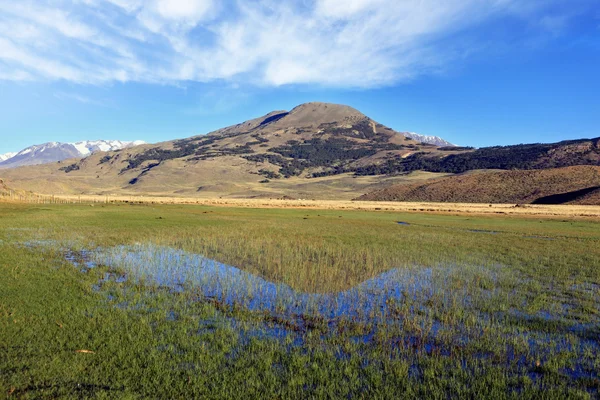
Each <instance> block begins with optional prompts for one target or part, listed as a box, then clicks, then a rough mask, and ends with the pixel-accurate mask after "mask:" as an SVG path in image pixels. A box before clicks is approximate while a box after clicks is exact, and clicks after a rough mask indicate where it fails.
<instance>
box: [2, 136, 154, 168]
mask: <svg viewBox="0 0 600 400" xmlns="http://www.w3.org/2000/svg"><path fill="white" fill-rule="evenodd" d="M141 144H145V142H143V141H141V140H136V141H121V140H86V141H81V142H74V143H66V142H65V143H63V142H47V143H42V144H37V145H32V146H29V147H27V148H25V149H23V150H21V151H19V152H16V153H6V154H5V155H3V156H5V157H6V158H4V159H2V156H0V169H3V168H16V167H21V166H27V165H38V164H45V163H51V162H56V161H63V160H66V159H69V158H77V157H86V156H88V155H90V154H92V153H96V152H101V151H114V150H120V149H124V148H128V147H132V146H138V145H141Z"/></svg>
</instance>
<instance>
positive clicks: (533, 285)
mask: <svg viewBox="0 0 600 400" xmlns="http://www.w3.org/2000/svg"><path fill="white" fill-rule="evenodd" d="M398 222H402V224H399V223H398ZM200 256H203V257H205V258H207V259H211V260H216V261H218V262H220V263H224V264H227V265H230V266H234V267H237V268H239V269H240V270H241V272H240V271H237V270H233V269H231V271H233V272H231V274H232V275H231V282H230V283H231V285H232V286H231V287H226V286H227V284H228V282H229V281H218V279H221V277H217V278H218V279H217V278H215V279H217V280H207V281H202V276H203V273H204V272H203V271H204V270H203V269H201V268H200V267H199V266H198V265H199V264H198V265H196V264H194V263H196V262H198V263H199V262H200V261H198V260H203V258H201V257H200ZM165 271H167V272H165ZM228 271H230V270H229V269H228ZM160 274H163V275H160ZM165 274H166V275H165ZM173 274H181V275H177V276H178V278H177V279H179V280H178V281H177V283H176V284H174V283H173V282H171V281H169V280H168V279H170V277H172V276H174V275H173ZM382 274H383V275H382ZM159 275H160V276H159ZM157 276H158V277H157ZM240 276H241V277H243V278H242V281H241V283H240V282H237V281H236V282H237V283H235V282H234V279H235V278H236V277H240ZM213 278H214V277H213ZM217 281H218V282H217ZM256 282H260V285H270V286H268V287H269V288H277V290H276V293H275V292H273V293H270V294H269V295H270V296H272V297H271V298H270V301H269V302H267V303H268V304H262V303H260V301H259V300H260V296H261V295H263V294H261V293H262V292H261V291H260V290H261V289H258V290H257V289H256V288H254V287H253V288H251V289H249V286H250V283H256ZM365 282H367V283H365ZM368 282H377V283H376V284H381V285H384V286H385V290H391V289H390V288H395V290H396V292H394V293H395V294H394V295H389V296H388V297H385V299H386V300H385V301H384V302H381V298H379V297H377V296H379V294H381V296H384V295H386V293H387V292H385V290H384V291H381V293H380V292H379V290H380V288H379V287H377V289H373V290H366V289H364V288H365V287H369V286H368V285H369V284H368ZM217 283H219V284H220V285H221V286H218V287H214V286H211V285H217ZM365 285H366V286H365ZM373 285H375V284H373ZM261 287H262V286H261ZM265 287H266V286H265ZM211 290H212V292H211V293H213V294H214V293H217V294H216V295H207V293H208V292H210V291H211ZM244 290H245V291H244ZM219 293H220V294H219ZM340 293H341V294H340ZM242 294H243V295H244V296H245V297H243V299H242V300H240V301H237V300H236V299H237V298H238V297H236V296H242ZM346 295H347V297H344V296H346ZM240 298H241V297H240ZM257 299H258V300H257ZM305 299H310V304H308V302H309V301H308V300H307V303H306V304H304V303H302V302H303V301H304V300H305ZM315 299H316V300H315ZM332 299H333V300H332ZM344 299H346V300H344ZM347 299H350V301H347ZM256 301H259V303H260V305H258V306H257V305H256V304H257V303H256ZM327 301H329V302H330V303H331V304H334V303H335V306H337V307H339V310H341V311H342V312H339V313H338V314H336V315H330V314H328V313H327V312H322V310H321V311H319V307H320V306H322V305H323V304H325V303H326V302H327ZM320 302H323V304H321V303H320ZM378 302H381V304H380V303H378ZM330 303H327V304H329V305H330V306H331V304H330ZM348 303H351V304H350V305H349V304H348ZM373 304H375V305H376V306H373ZM345 307H350V308H351V309H352V310H353V312H348V313H346V314H345V313H344V310H346V308H345ZM352 307H356V310H354V309H353V308H352ZM599 392H600V222H598V221H584V220H574V219H565V220H561V219H538V218H516V217H515V218H510V217H478V216H452V215H425V214H417V213H411V214H400V213H390V212H382V211H380V212H362V211H331V210H327V211H325V210H290V209H285V210H284V209H242V208H217V207H200V206H156V205H151V204H149V205H139V204H135V205H134V204H110V205H104V206H100V205H96V206H95V207H91V206H86V205H78V206H72V205H56V206H48V205H43V206H42V205H40V206H35V205H15V204H12V205H8V204H0V398H1V397H3V396H8V397H11V398H74V397H75V398H77V397H84V398H87V397H93V398H261V399H262V398H394V399H397V398H439V399H446V398H482V397H483V398H494V399H496V398H519V399H522V398H552V399H554V398H583V399H585V398H597V397H598V393H599Z"/></svg>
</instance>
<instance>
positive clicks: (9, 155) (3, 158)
mask: <svg viewBox="0 0 600 400" xmlns="http://www.w3.org/2000/svg"><path fill="white" fill-rule="evenodd" d="M16 155H17V153H6V154H0V162H2V161H6V160H8V159H9V158H12V157H14V156H16Z"/></svg>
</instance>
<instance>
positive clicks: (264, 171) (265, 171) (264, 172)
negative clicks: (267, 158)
mask: <svg viewBox="0 0 600 400" xmlns="http://www.w3.org/2000/svg"><path fill="white" fill-rule="evenodd" d="M258 174H259V175H262V176H264V177H265V178H267V179H279V178H281V175H280V174H278V173H277V172H273V171H269V170H268V169H259V170H258Z"/></svg>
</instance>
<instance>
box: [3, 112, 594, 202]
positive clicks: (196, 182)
mask: <svg viewBox="0 0 600 400" xmlns="http://www.w3.org/2000/svg"><path fill="white" fill-rule="evenodd" d="M430 139H431V138H430ZM437 139H439V140H440V141H443V139H440V138H437ZM9 161H10V160H9ZM573 165H596V166H597V165H600V139H581V140H572V141H565V142H560V143H551V144H527V145H515V146H504V147H488V148H481V149H474V148H471V147H456V146H442V147H440V146H436V145H433V144H429V143H422V142H419V141H416V140H414V139H411V138H410V137H407V136H405V134H404V133H401V132H397V131H394V130H393V129H391V128H388V127H386V126H384V125H382V124H380V123H378V122H376V121H374V120H372V119H370V118H369V117H367V116H366V115H364V114H362V113H361V112H360V111H358V110H356V109H354V108H351V107H348V106H344V105H336V104H327V103H306V104H302V105H300V106H298V107H296V108H294V109H293V110H291V111H289V112H288V111H273V112H271V113H269V114H266V115H265V116H263V117H260V118H256V119H253V120H249V121H246V122H243V123H240V124H237V125H234V126H230V127H226V128H223V129H219V130H217V131H214V132H211V133H209V134H207V135H199V136H194V137H190V138H187V139H180V140H174V141H168V142H164V143H158V144H144V145H140V146H136V147H133V148H126V149H123V150H118V151H111V152H100V153H93V154H91V155H89V156H87V157H85V158H80V159H72V160H65V161H61V162H58V163H52V164H46V165H41V166H33V167H23V168H16V169H10V170H4V171H1V174H0V176H1V177H3V178H5V179H6V180H9V181H10V186H11V187H14V188H18V189H23V190H29V191H33V192H36V193H44V194H100V195H104V194H115V195H117V194H118V195H123V194H150V195H171V196H187V197H221V196H225V197H246V198H247V197H265V198H280V197H284V196H286V197H293V198H298V199H307V198H318V199H351V198H355V197H358V196H360V195H362V194H364V193H371V192H375V191H378V190H381V189H384V188H386V187H388V186H392V185H395V184H404V183H408V184H425V183H426V181H427V180H429V179H432V178H440V177H444V176H447V175H450V174H456V173H463V172H465V171H471V170H481V169H524V170H536V169H547V168H559V167H566V166H573ZM480 183H481V184H485V183H486V182H485V181H482V182H480ZM577 189H579V188H577ZM548 194H549V195H550V194H556V193H548ZM588 195H589V194H588ZM540 196H541V195H540ZM590 196H591V195H590ZM443 201H445V200H443Z"/></svg>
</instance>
